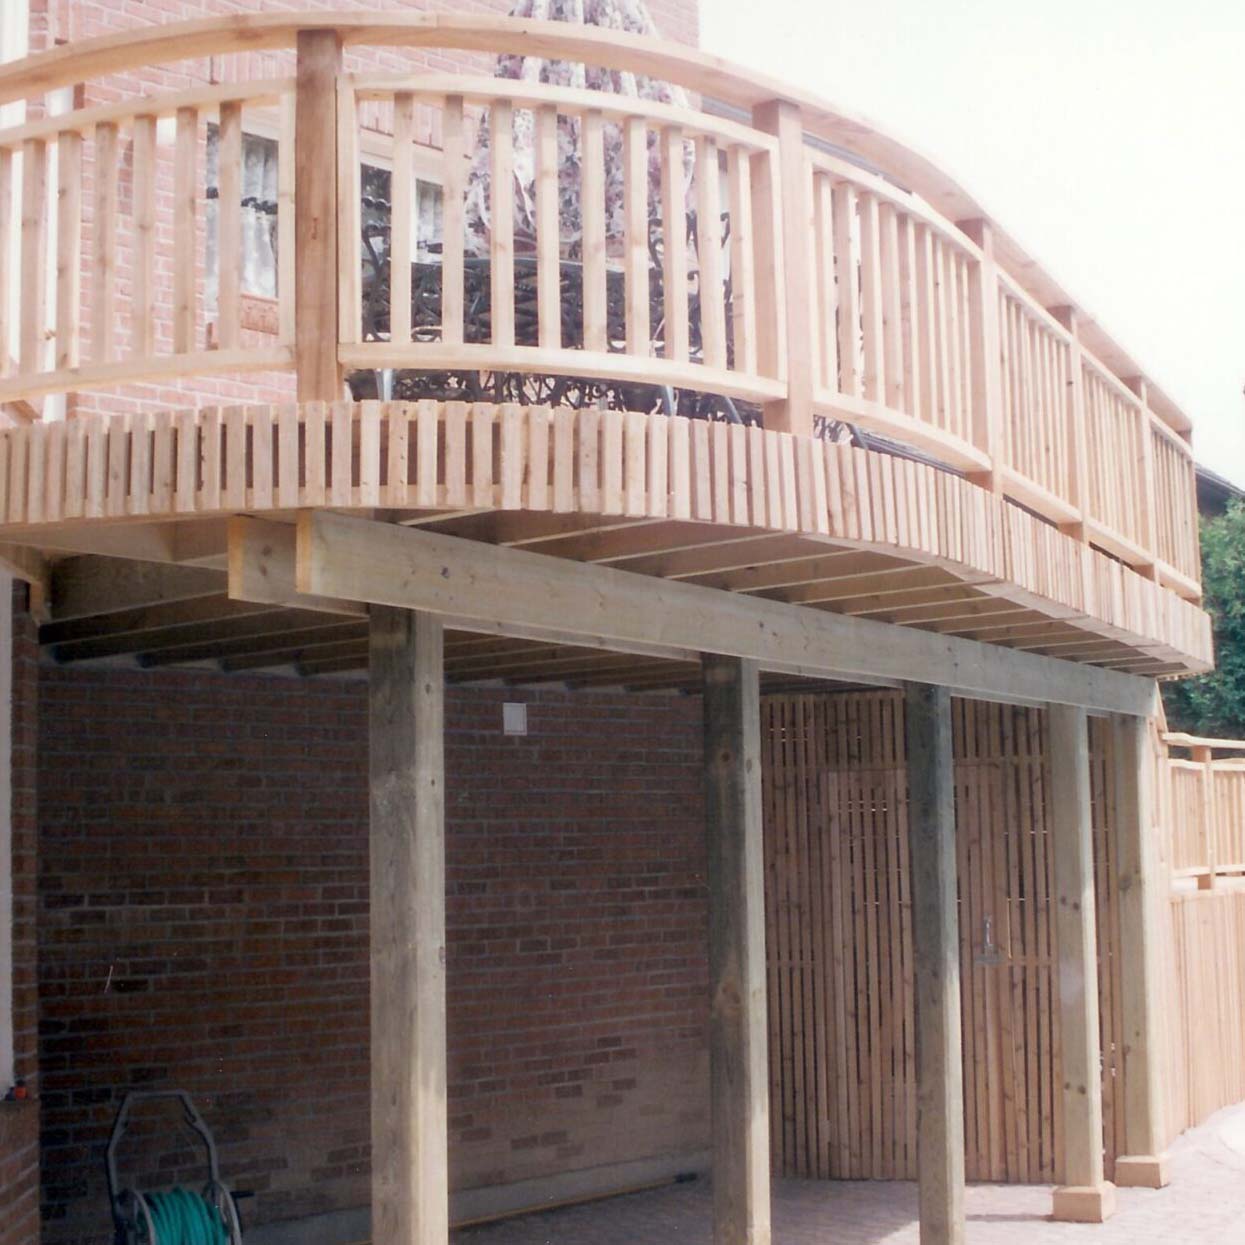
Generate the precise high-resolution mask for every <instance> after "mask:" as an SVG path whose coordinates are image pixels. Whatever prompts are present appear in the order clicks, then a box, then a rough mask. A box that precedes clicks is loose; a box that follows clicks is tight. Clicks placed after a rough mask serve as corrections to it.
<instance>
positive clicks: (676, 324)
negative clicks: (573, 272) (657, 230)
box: [661, 126, 688, 363]
mask: <svg viewBox="0 0 1245 1245" xmlns="http://www.w3.org/2000/svg"><path fill="white" fill-rule="evenodd" d="M683 153H684V143H683V132H682V131H681V130H679V129H678V128H676V127H674V126H670V127H667V128H666V129H664V130H662V132H661V211H662V291H663V294H664V295H665V317H666V319H665V332H664V335H665V347H666V352H665V353H666V358H667V359H673V360H675V361H676V362H678V363H686V362H687V358H688V291H687V204H686V201H685V197H686V190H685V187H684V172H683V167H684V166H683Z"/></svg>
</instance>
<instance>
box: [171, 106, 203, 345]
mask: <svg viewBox="0 0 1245 1245" xmlns="http://www.w3.org/2000/svg"><path fill="white" fill-rule="evenodd" d="M198 203H199V112H198V109H196V108H179V109H178V110H177V136H176V140H175V146H174V149H173V352H174V353H175V354H184V353H186V352H188V351H191V350H193V349H194V348H195V344H196V343H195V329H196V326H197V323H198V314H197V311H198V287H199V281H198V277H199V274H198V265H197V263H196V257H197V255H198V237H197V212H198Z"/></svg>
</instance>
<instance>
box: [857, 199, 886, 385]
mask: <svg viewBox="0 0 1245 1245" xmlns="http://www.w3.org/2000/svg"><path fill="white" fill-rule="evenodd" d="M879 232H880V229H879V220H878V201H877V199H875V198H874V197H873V195H870V194H863V195H861V197H860V300H861V319H862V323H863V326H864V375H863V377H862V388H863V390H864V397H865V398H866V399H868V400H869V401H870V402H885V400H886V389H885V380H884V374H883V368H884V366H885V360H884V352H885V339H884V331H885V330H884V326H883V318H882V249H881V238H880V237H879Z"/></svg>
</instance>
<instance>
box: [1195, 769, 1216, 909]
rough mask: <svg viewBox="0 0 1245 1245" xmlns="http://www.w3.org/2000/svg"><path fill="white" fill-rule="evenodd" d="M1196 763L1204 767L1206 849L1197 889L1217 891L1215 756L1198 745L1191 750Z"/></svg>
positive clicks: (1202, 817)
mask: <svg viewBox="0 0 1245 1245" xmlns="http://www.w3.org/2000/svg"><path fill="white" fill-rule="evenodd" d="M1190 755H1191V756H1192V758H1193V760H1194V762H1195V763H1196V764H1198V765H1200V766H1201V767H1202V772H1201V775H1200V777H1201V791H1202V799H1201V801H1200V802H1199V805H1198V809H1199V823H1200V829H1201V832H1202V843H1203V844H1204V845H1205V847H1206V872H1205V873H1199V874H1198V875H1197V888H1198V890H1200V891H1209V890H1214V889H1215V868H1216V861H1215V857H1216V855H1217V853H1216V851H1215V847H1216V844H1215V767H1214V764H1213V757H1214V754H1213V753H1212V752H1211V750H1210V749H1209V748H1208V747H1206V746H1205V745H1204V744H1198V745H1196V746H1195V747H1193V748H1192V749H1191V750H1190Z"/></svg>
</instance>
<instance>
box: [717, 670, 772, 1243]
mask: <svg viewBox="0 0 1245 1245" xmlns="http://www.w3.org/2000/svg"><path fill="white" fill-rule="evenodd" d="M702 661H703V669H704V720H705V821H706V830H707V839H708V848H709V853H708V855H709V867H708V874H709V990H710V1011H709V1045H710V1091H709V1092H710V1100H711V1103H712V1117H713V1241H714V1245H769V1241H770V1194H769V1064H768V1060H767V1056H766V998H765V988H766V984H765V983H766V970H765V857H764V853H763V851H762V846H761V717H760V713H761V702H760V685H759V681H758V668H757V664H756V662H754V661H743V660H740V659H739V658H737V657H720V656H717V655H716V654H712V653H706V654H705V655H704V657H703V659H702Z"/></svg>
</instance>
